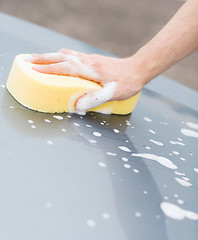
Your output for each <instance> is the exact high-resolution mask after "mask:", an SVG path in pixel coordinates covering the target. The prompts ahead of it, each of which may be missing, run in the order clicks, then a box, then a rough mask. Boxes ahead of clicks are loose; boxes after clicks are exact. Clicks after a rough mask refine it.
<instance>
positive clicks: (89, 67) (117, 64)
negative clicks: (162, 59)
mask: <svg viewBox="0 0 198 240" xmlns="http://www.w3.org/2000/svg"><path fill="white" fill-rule="evenodd" d="M28 61H30V62H32V63H33V64H35V65H34V66H33V69H34V70H36V71H38V72H41V73H48V74H57V75H67V76H76V77H81V78H84V79H87V80H91V81H94V82H96V83H99V84H100V85H101V86H102V88H101V89H100V90H97V91H94V92H90V93H87V94H85V95H83V96H81V97H80V98H79V99H78V100H77V101H76V109H77V110H80V111H84V110H87V109H89V108H93V107H96V106H98V105H101V104H103V103H105V102H107V101H116V100H124V99H127V98H129V97H131V96H133V95H135V94H137V93H138V92H139V91H141V89H142V87H143V86H144V85H145V84H144V82H143V78H140V75H141V74H140V73H141V69H140V67H138V66H137V64H136V63H135V61H133V58H132V57H131V58H112V57H105V56H101V55H96V54H91V55H87V54H84V53H80V52H76V51H72V50H67V49H61V50H59V51H58V52H56V53H45V54H33V55H31V56H30V57H29V59H28ZM37 64H42V65H37Z"/></svg>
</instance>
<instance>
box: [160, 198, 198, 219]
mask: <svg viewBox="0 0 198 240" xmlns="http://www.w3.org/2000/svg"><path fill="white" fill-rule="evenodd" d="M160 207H161V209H162V211H163V213H164V214H165V215H166V216H167V217H169V218H172V219H175V220H183V219H184V218H188V219H190V220H198V214H197V213H195V212H192V211H188V210H184V209H182V208H180V207H179V206H177V205H175V204H172V203H169V202H162V203H161V204H160Z"/></svg>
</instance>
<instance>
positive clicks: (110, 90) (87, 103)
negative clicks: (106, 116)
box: [76, 82, 117, 113]
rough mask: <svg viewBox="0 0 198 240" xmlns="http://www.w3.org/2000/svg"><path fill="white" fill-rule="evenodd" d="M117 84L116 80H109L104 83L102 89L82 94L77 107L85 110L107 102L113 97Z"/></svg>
mask: <svg viewBox="0 0 198 240" xmlns="http://www.w3.org/2000/svg"><path fill="white" fill-rule="evenodd" d="M116 86H117V83H116V82H109V83H106V84H104V86H103V87H102V88H101V89H99V90H97V91H93V92H90V93H88V94H86V95H84V96H82V97H81V98H80V99H79V100H78V101H77V104H76V109H77V110H80V111H85V110H87V109H90V108H94V107H97V106H99V105H101V104H103V103H105V102H108V101H109V100H111V98H112V97H113V95H114V93H115V90H116ZM110 111H111V109H110V110H109V113H111V112H110Z"/></svg>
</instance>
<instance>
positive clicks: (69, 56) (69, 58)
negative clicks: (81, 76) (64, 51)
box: [65, 54, 81, 63]
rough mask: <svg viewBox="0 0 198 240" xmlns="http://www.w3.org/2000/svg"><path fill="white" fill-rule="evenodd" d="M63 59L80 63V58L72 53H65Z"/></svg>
mask: <svg viewBox="0 0 198 240" xmlns="http://www.w3.org/2000/svg"><path fill="white" fill-rule="evenodd" d="M65 60H67V61H68V62H74V63H81V61H80V59H79V58H78V57H77V56H74V55H69V54H68V55H65Z"/></svg>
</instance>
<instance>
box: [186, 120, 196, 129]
mask: <svg viewBox="0 0 198 240" xmlns="http://www.w3.org/2000/svg"><path fill="white" fill-rule="evenodd" d="M186 125H187V126H188V127H190V128H194V129H198V124H197V123H193V122H187V123H186Z"/></svg>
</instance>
